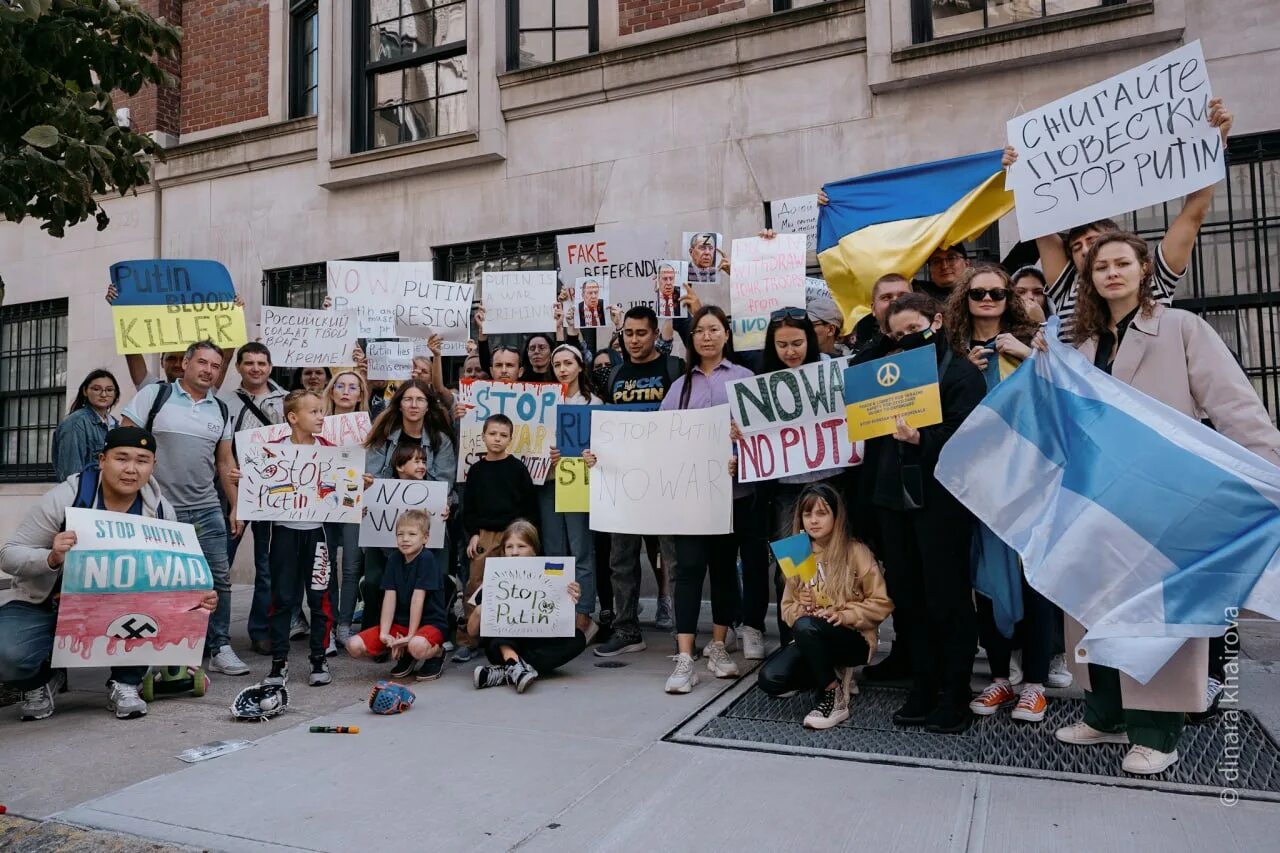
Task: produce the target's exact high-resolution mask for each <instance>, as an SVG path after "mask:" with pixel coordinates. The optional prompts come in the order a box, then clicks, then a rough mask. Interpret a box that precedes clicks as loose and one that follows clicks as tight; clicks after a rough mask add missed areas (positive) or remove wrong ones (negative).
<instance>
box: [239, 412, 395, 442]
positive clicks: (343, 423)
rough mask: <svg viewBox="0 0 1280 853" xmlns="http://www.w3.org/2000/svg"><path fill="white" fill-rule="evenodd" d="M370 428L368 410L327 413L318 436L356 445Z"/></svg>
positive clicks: (367, 434) (371, 426)
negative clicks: (335, 413) (341, 413)
mask: <svg viewBox="0 0 1280 853" xmlns="http://www.w3.org/2000/svg"><path fill="white" fill-rule="evenodd" d="M372 428H373V422H372V421H370V420H369V413H368V412H347V413H346V414H345V415H329V416H327V417H326V418H325V419H324V429H323V430H321V432H320V437H321V438H323V439H324V440H325V441H327V442H329V443H330V444H332V445H333V446H335V447H356V446H359V445H363V444H364V440H365V439H366V438H368V437H369V430H370V429H372ZM237 435H238V433H237Z"/></svg>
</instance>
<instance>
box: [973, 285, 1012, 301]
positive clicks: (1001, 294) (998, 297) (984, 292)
mask: <svg viewBox="0 0 1280 853" xmlns="http://www.w3.org/2000/svg"><path fill="white" fill-rule="evenodd" d="M988 296H990V297H991V300H992V301H993V302H1004V301H1005V300H1006V299H1008V298H1009V291H1008V290H1006V289H1005V288H1003V287H993V288H991V289H990V290H988V289H987V288H985V287H971V288H969V299H970V300H971V301H973V302H981V301H982V300H984V299H986V298H987V297H988Z"/></svg>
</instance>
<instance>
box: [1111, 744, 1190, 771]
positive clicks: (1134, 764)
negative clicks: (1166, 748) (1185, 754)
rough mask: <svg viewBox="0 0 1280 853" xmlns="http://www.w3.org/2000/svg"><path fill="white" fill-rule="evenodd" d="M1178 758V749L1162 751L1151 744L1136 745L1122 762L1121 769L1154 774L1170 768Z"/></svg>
mask: <svg viewBox="0 0 1280 853" xmlns="http://www.w3.org/2000/svg"><path fill="white" fill-rule="evenodd" d="M1177 760H1178V750H1176V749H1175V750H1174V751H1173V752H1161V751H1160V750H1158V749H1152V748H1151V747H1149V746H1135V747H1134V748H1133V749H1131V750H1129V754H1128V755H1126V756H1125V757H1124V761H1122V762H1121V763H1120V769H1121V770H1123V771H1124V772H1125V773H1133V774H1135V775H1138V776H1152V775H1154V774H1156V773H1163V772H1164V771H1166V770H1168V769H1169V768H1170V767H1172V766H1173V765H1174V763H1176V762H1177Z"/></svg>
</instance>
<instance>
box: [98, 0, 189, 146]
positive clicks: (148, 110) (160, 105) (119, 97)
mask: <svg viewBox="0 0 1280 853" xmlns="http://www.w3.org/2000/svg"><path fill="white" fill-rule="evenodd" d="M142 8H143V9H145V10H146V11H147V12H149V13H150V14H151V15H153V16H155V17H163V18H164V19H165V20H166V21H168V22H169V23H170V24H176V25H179V26H181V24H182V2H181V0H142ZM160 67H161V68H163V69H164V70H165V71H168V72H169V73H170V74H172V75H173V77H174V80H175V83H174V85H173V86H164V87H156V86H145V87H143V89H142V90H141V91H140V92H138V94H136V95H133V96H132V97H130V96H128V95H125V94H123V93H120V92H117V93H116V95H115V97H114V98H113V99H112V102H113V103H114V104H115V107H116V109H120V108H121V107H128V108H129V120H130V122H131V123H132V125H133V127H134V129H136V130H139V131H142V132H144V133H146V132H150V131H152V130H161V131H164V132H165V133H173V134H176V133H177V132H178V115H179V110H178V104H179V100H178V92H179V90H178V85H177V82H176V81H177V80H178V79H179V78H180V76H181V73H182V68H181V60H180V59H166V60H162V61H161V63H160Z"/></svg>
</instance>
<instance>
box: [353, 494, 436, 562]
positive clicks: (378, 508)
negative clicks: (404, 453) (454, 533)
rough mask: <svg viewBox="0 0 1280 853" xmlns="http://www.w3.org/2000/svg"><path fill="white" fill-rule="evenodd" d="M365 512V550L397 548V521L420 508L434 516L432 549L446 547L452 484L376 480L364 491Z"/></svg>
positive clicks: (362, 531) (362, 526) (429, 540)
mask: <svg viewBox="0 0 1280 853" xmlns="http://www.w3.org/2000/svg"><path fill="white" fill-rule="evenodd" d="M364 499H365V512H364V518H362V519H361V520H360V547H361V548H394V547H396V521H397V519H399V518H400V513H402V512H404V511H405V510H408V509H420V510H422V511H423V512H425V513H427V514H428V515H429V516H431V529H430V530H429V531H428V532H427V547H428V548H443V547H444V531H445V526H446V520H445V518H444V517H443V513H444V508H445V507H446V506H448V505H449V484H448V483H443V482H439V481H437V480H374V481H373V485H371V486H370V487H369V488H367V489H365V490H364Z"/></svg>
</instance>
